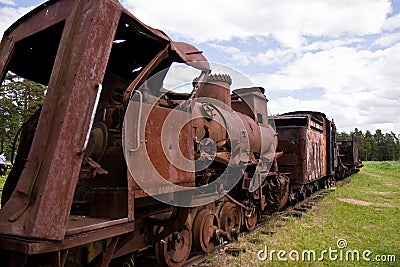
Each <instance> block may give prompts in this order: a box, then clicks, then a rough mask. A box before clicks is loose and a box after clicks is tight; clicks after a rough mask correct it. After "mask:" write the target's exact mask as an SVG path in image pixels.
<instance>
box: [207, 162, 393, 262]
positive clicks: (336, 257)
mask: <svg viewBox="0 0 400 267" xmlns="http://www.w3.org/2000/svg"><path fill="white" fill-rule="evenodd" d="M347 179H348V180H350V181H351V182H350V183H339V184H337V188H336V190H334V191H331V193H330V194H329V195H327V196H326V197H325V198H324V199H323V200H321V201H319V202H318V203H317V204H316V206H314V207H313V208H312V209H311V210H309V211H308V212H306V213H305V214H304V215H303V216H302V217H301V218H294V217H290V218H289V219H288V220H282V219H278V220H276V221H271V222H269V223H268V225H267V226H265V227H263V228H262V229H258V230H257V231H256V232H254V233H252V234H251V235H246V236H241V237H240V238H239V241H238V243H235V244H232V247H235V248H239V249H240V250H241V251H244V252H242V253H240V254H239V255H238V256H236V257H235V256H231V255H229V254H227V253H225V252H221V253H219V254H218V255H217V256H215V257H212V258H210V259H209V260H208V263H207V264H206V265H205V266H400V162H366V163H365V167H364V168H363V169H362V170H361V171H360V172H359V173H358V174H356V175H353V176H351V177H349V178H347ZM271 233H272V234H271ZM266 247H267V250H265V248H266ZM260 250H262V252H260V253H258V252H259V251H260ZM272 250H275V252H273V253H272V256H271V252H272ZM280 250H281V252H279V251H280ZM265 251H266V252H267V254H265ZM314 252H315V258H314V254H313V253H314ZM279 253H280V254H279ZM329 253H330V254H329ZM257 254H259V256H260V257H261V260H260V259H259V257H258V256H257ZM278 254H279V257H278ZM357 255H358V256H359V258H358V257H357ZM363 256H364V257H363ZM265 257H266V259H265V260H264V258H265ZM285 259H286V260H285Z"/></svg>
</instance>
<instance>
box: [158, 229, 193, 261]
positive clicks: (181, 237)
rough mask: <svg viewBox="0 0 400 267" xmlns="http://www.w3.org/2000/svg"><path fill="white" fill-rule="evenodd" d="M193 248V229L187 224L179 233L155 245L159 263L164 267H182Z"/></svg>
mask: <svg viewBox="0 0 400 267" xmlns="http://www.w3.org/2000/svg"><path fill="white" fill-rule="evenodd" d="M191 247H192V232H191V228H190V226H189V225H188V224H185V225H184V226H183V228H182V229H180V230H179V231H178V232H177V233H173V234H170V235H169V236H167V237H166V238H165V239H164V240H163V241H160V242H157V244H156V245H155V252H156V258H157V261H158V262H159V263H160V264H161V265H162V266H181V265H182V264H183V263H184V262H185V261H186V260H187V259H188V257H189V255H190V249H191Z"/></svg>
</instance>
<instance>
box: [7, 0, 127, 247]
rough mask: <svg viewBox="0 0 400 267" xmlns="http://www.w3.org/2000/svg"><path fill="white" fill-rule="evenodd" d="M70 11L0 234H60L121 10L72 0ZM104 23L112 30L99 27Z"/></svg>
mask: <svg viewBox="0 0 400 267" xmlns="http://www.w3.org/2000/svg"><path fill="white" fill-rule="evenodd" d="M52 8H53V7H52V6H49V7H48V10H51V9H52ZM55 8H57V7H55ZM73 10H74V11H73V12H71V14H70V15H69V16H68V18H67V22H66V27H65V29H64V32H63V36H62V38H61V41H60V45H59V49H58V53H57V57H56V61H55V63H54V68H53V73H52V76H51V79H50V83H49V86H48V92H47V96H46V99H45V102H44V104H43V108H42V112H41V117H40V119H39V123H38V126H37V129H36V135H35V137H34V140H33V143H32V148H31V151H30V153H29V156H28V160H27V163H26V165H25V169H24V171H23V172H22V175H21V177H20V180H19V182H18V184H17V187H16V191H14V193H13V195H12V196H11V198H10V201H9V202H7V204H6V205H5V206H4V207H3V209H1V211H0V232H2V233H7V234H13V235H20V236H25V237H36V238H45V239H56V240H61V239H63V237H64V233H65V229H66V224H67V221H68V217H69V210H70V206H71V203H72V198H73V192H74V190H75V185H76V181H77V178H78V174H79V170H80V165H81V160H82V149H83V147H84V143H85V140H86V137H87V132H88V131H89V130H90V128H89V127H90V123H89V122H90V119H91V115H92V113H93V112H94V110H93V108H94V106H95V103H96V101H95V100H96V97H97V94H98V92H97V90H96V88H95V85H96V84H100V83H101V82H102V79H103V76H104V72H105V67H106V64H107V60H108V55H109V53H110V50H111V45H112V40H113V36H114V32H115V29H116V25H117V23H118V19H119V17H120V13H121V10H120V8H119V6H117V5H115V4H113V2H110V1H93V2H92V1H90V2H87V1H76V2H75V3H74V5H73ZM40 14H41V13H40V12H39V13H37V14H36V15H40ZM104 14H108V15H107V16H104ZM32 18H35V15H34V16H32ZM88 25H90V27H88ZM104 27H106V28H107V29H110V31H103V30H102V29H104ZM71 129H74V131H71ZM11 221H13V222H11Z"/></svg>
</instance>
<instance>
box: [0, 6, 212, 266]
mask: <svg viewBox="0 0 400 267" xmlns="http://www.w3.org/2000/svg"><path fill="white" fill-rule="evenodd" d="M104 29H107V30H104ZM0 56H1V57H0V71H1V78H2V80H4V78H5V76H6V74H7V73H8V72H11V73H14V74H16V75H18V76H19V77H21V78H24V79H29V80H32V81H35V82H38V83H41V84H42V85H45V86H47V92H46V97H45V100H44V103H43V105H42V107H41V109H40V110H39V111H38V112H36V113H35V114H34V115H32V117H31V118H30V119H29V120H28V121H27V122H26V123H25V124H24V126H23V128H22V131H21V133H22V134H21V137H20V142H19V144H20V145H19V147H18V151H17V156H16V160H15V163H14V167H13V169H12V171H11V173H10V175H9V177H8V180H7V181H6V184H5V187H4V191H3V195H2V208H1V210H0V250H1V251H0V254H1V257H2V259H3V257H4V259H6V261H5V262H6V263H5V264H9V265H10V266H11V265H18V266H20V265H21V266H22V265H25V264H28V265H32V266H34V265H35V264H37V265H40V264H55V262H58V263H60V262H64V263H65V262H66V260H67V258H72V259H73V258H74V257H75V256H76V257H78V258H81V257H83V258H85V262H87V263H89V262H91V261H95V260H98V258H99V255H100V254H101V252H102V251H103V249H104V251H106V248H107V247H108V245H109V244H106V243H104V248H103V249H102V246H101V245H100V247H99V246H98V244H97V243H95V242H97V241H100V240H105V239H107V238H110V239H109V240H108V241H107V242H117V240H118V238H117V237H118V236H121V235H123V234H125V233H129V232H131V233H133V232H134V231H135V230H136V228H135V209H134V207H135V201H134V199H135V190H134V187H135V186H134V184H133V183H134V182H133V180H132V177H131V176H130V175H129V171H128V170H127V166H126V163H125V158H124V147H123V146H124V142H123V141H124V140H123V134H122V132H123V122H124V116H125V111H126V107H127V105H128V102H129V100H130V98H131V96H132V91H134V90H136V89H137V88H138V87H139V86H141V85H142V84H144V82H145V80H146V79H147V78H148V77H150V76H152V75H153V74H155V73H159V77H160V79H153V80H152V82H153V83H152V84H149V88H151V89H154V88H156V90H161V89H162V83H161V82H162V80H163V78H164V76H165V72H163V70H164V69H167V68H168V67H169V66H170V65H171V64H172V62H182V63H186V64H189V65H193V66H194V67H195V68H197V69H200V71H208V68H209V67H208V63H207V62H206V60H205V58H204V57H203V56H202V55H201V52H200V51H198V50H197V49H196V48H194V47H193V46H191V45H188V44H185V43H176V42H173V41H171V40H170V39H169V37H167V36H166V35H165V34H164V33H163V32H162V31H159V30H156V29H153V28H151V27H149V26H147V25H145V24H143V23H142V22H140V21H139V20H137V19H136V18H135V17H134V16H133V15H132V14H130V13H129V11H127V10H126V9H124V8H123V7H122V6H121V5H120V4H119V3H118V2H117V1H110V0H100V1H72V0H51V1H48V2H46V3H44V4H42V5H41V6H39V7H38V8H36V9H34V10H33V11H31V12H30V13H28V14H27V15H25V16H24V17H22V18H21V19H19V20H18V21H17V22H15V23H14V24H13V25H12V26H11V27H10V28H9V29H8V30H7V31H6V32H5V34H4V36H3V39H2V42H1V46H0ZM182 97H184V98H185V97H187V96H186V95H183V96H182V95H180V96H176V95H174V94H170V98H171V99H176V101H178V102H179V99H180V98H182ZM187 179H188V180H193V179H192V178H191V177H188V178H187ZM171 229H172V230H173V228H171ZM137 231H138V234H137V238H138V240H139V241H135V243H136V244H137V246H138V247H139V248H140V246H142V245H143V244H144V240H140V239H141V237H142V236H143V235H142V234H143V233H142V234H140V231H143V229H140V227H138V229H137ZM113 237H115V238H113ZM85 244H86V245H87V244H92V245H93V244H95V245H94V246H92V247H88V246H86V248H85V249H86V250H88V252H87V253H84V254H85V255H81V254H82V253H83V252H82V250H81V249H79V250H78V249H75V248H78V247H79V246H82V245H85ZM100 244H101V243H100ZM73 248H74V249H73ZM135 249H137V248H135V246H133V247H132V246H131V247H130V249H129V251H133V250H135ZM86 250H85V251H86ZM10 251H12V253H10ZM129 251H128V252H129ZM113 252H114V251H113ZM44 253H48V254H49V255H52V256H49V257H41V256H40V255H43V254H44ZM68 253H69V256H67V255H68ZM74 253H79V255H81V256H79V255H75V254H74ZM124 253H127V252H126V251H124V250H121V251H120V252H119V253H118V254H117V253H114V255H113V257H118V256H120V255H123V254H124ZM21 255H24V256H21ZM36 255H37V256H36ZM100 258H101V257H100ZM110 260H111V256H110V257H109V258H104V257H103V258H102V259H101V261H103V262H105V264H106V263H107V262H109V261H110ZM74 264H78V263H77V262H75V263H74ZM79 264H81V263H79ZM79 264H78V265H79ZM56 265H57V264H56Z"/></svg>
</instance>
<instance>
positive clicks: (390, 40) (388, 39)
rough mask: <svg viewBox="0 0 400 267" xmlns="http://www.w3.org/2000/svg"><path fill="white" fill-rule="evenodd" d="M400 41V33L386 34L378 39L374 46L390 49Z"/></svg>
mask: <svg viewBox="0 0 400 267" xmlns="http://www.w3.org/2000/svg"><path fill="white" fill-rule="evenodd" d="M399 41H400V33H399V32H396V33H389V34H384V35H382V36H381V37H379V38H378V39H376V40H375V41H374V42H373V44H372V45H374V46H380V47H388V46H391V45H393V44H395V43H398V42H399Z"/></svg>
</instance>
